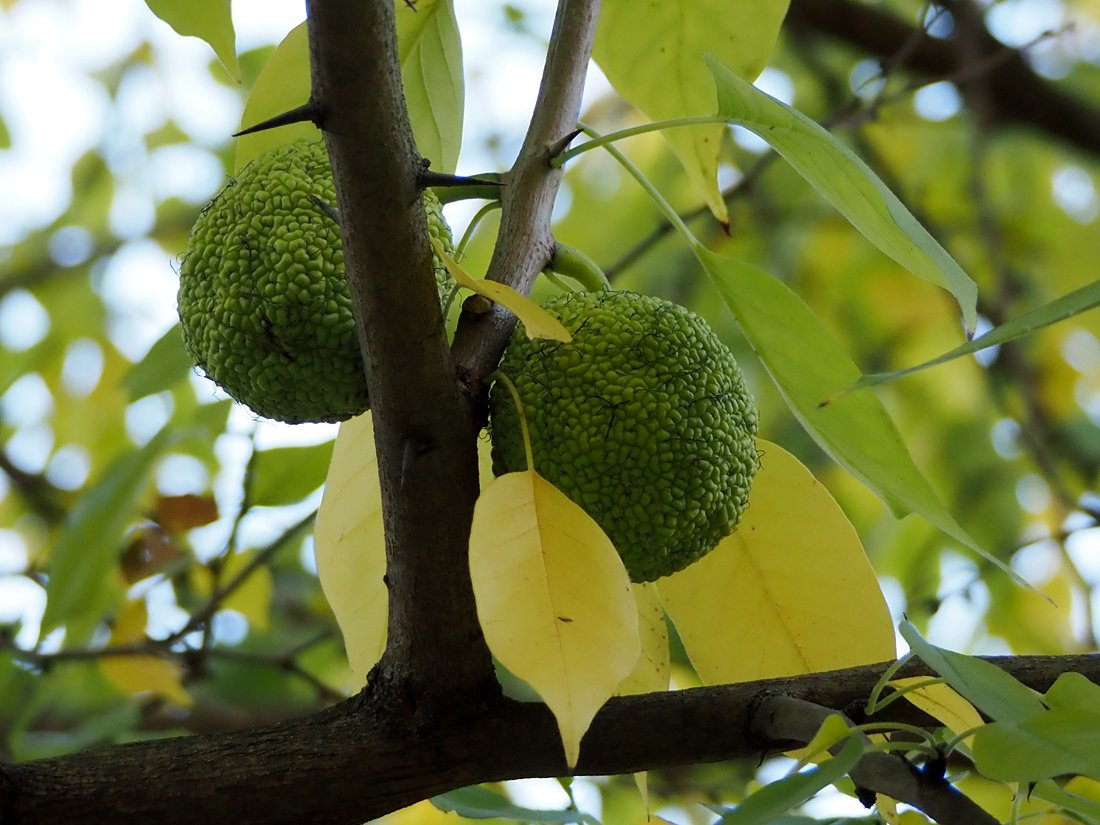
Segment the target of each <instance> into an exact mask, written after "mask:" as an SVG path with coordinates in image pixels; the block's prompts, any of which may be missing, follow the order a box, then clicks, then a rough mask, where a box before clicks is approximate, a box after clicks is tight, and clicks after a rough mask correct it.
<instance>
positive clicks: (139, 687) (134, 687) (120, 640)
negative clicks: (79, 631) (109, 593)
mask: <svg viewBox="0 0 1100 825" xmlns="http://www.w3.org/2000/svg"><path fill="white" fill-rule="evenodd" d="M148 618H149V617H148V613H147V612H146V608H145V601H144V600H139V601H134V602H130V603H129V604H127V605H126V607H125V608H124V609H123V611H122V613H120V614H119V615H118V617H117V618H116V619H115V624H114V627H113V628H112V630H111V640H110V644H111V645H112V646H118V645H128V644H137V643H140V642H142V641H144V640H145V625H146V623H147V621H148ZM99 669H100V672H102V673H103V675H104V676H106V677H107V679H108V680H109V681H111V682H112V683H113V684H114V685H115V686H117V687H118V688H119V689H120V690H122V691H124V692H125V693H129V694H139V693H152V694H154V695H155V696H161V697H163V698H165V699H167V700H169V701H170V702H174V703H175V704H177V705H179V706H181V707H190V706H191V697H190V696H189V695H188V693H187V691H186V690H184V689H183V684H182V683H181V678H182V676H183V669H182V668H181V667H180V666H179V665H177V664H176V663H175V662H171V661H169V660H168V659H163V658H161V657H160V656H153V655H149V656H104V657H102V658H100V659H99Z"/></svg>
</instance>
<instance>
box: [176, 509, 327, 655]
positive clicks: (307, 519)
mask: <svg viewBox="0 0 1100 825" xmlns="http://www.w3.org/2000/svg"><path fill="white" fill-rule="evenodd" d="M316 517H317V511H316V510H314V511H313V512H311V513H309V514H308V515H306V516H304V517H303V518H301V519H299V520H298V521H297V522H296V523H294V524H292V525H291V526H290V527H288V528H287V529H286V530H284V531H283V532H282V534H281V535H279V536H278V537H277V538H276V539H275V540H274V541H273V542H271V543H270V544H268V545H267V546H266V547H264V548H263V549H261V550H260V551H259V552H257V553H256V555H254V556H253V557H252V558H251V559H250V560H249V562H248V564H246V565H245V566H244V567H242V568H241V569H240V570H238V571H237V573H236V575H235V576H233V578H231V579H230V580H229V581H228V582H226V583H225V584H224V585H219V586H218V587H216V588H215V589H214V592H213V593H211V594H210V597H209V598H208V599H207V600H206V603H205V604H203V606H202V607H200V608H199V609H198V610H196V611H195V612H194V613H192V614H191V617H190V618H189V619H188V620H187V622H186V624H184V626H183V627H181V628H180V629H179V630H177V631H176V632H175V633H172V634H171V635H169V636H167V637H166V638H164V639H163V640H161V644H171V643H173V642H176V641H179V640H180V639H182V638H183V637H184V636H186V635H187V634H188V633H191V632H192V631H194V630H197V629H198V628H200V627H203V626H205V625H206V624H207V622H209V620H210V618H211V617H212V616H213V615H214V614H215V613H217V612H218V611H219V610H220V609H221V606H222V604H223V602H225V600H226V599H227V598H229V596H231V595H232V594H233V593H234V592H235V591H236V590H237V589H238V588H239V587H240V586H241V585H243V584H244V583H245V582H246V581H247V580H248V578H249V577H250V576H251V575H252V574H253V573H255V572H256V571H257V570H258V569H260V567H262V566H263V565H265V564H267V562H268V561H270V559H271V557H272V556H273V555H275V553H276V552H278V551H279V550H280V549H281V548H282V547H283V545H285V544H286V543H287V542H288V541H290V540H291V539H292V538H294V536H295V535H297V534H298V533H300V532H301V531H302V530H304V529H305V528H306V527H308V526H309V525H310V524H312V523H313V519H314V518H316Z"/></svg>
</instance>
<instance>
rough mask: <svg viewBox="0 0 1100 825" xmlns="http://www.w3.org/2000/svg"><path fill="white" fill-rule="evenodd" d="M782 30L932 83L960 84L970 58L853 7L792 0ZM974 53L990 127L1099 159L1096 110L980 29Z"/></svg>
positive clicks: (968, 51) (839, 1)
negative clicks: (1037, 136) (1016, 130)
mask: <svg viewBox="0 0 1100 825" xmlns="http://www.w3.org/2000/svg"><path fill="white" fill-rule="evenodd" d="M949 5H950V4H949ZM787 25H788V26H790V27H792V28H797V29H802V30H809V31H813V32H816V33H818V34H824V35H828V36H829V37H832V38H835V39H837V40H839V41H841V42H844V43H847V44H849V45H851V46H854V47H855V48H857V49H859V50H860V51H862V52H864V53H866V54H870V55H873V56H875V57H878V58H880V59H883V60H895V59H897V64H896V65H898V67H899V68H906V69H909V70H911V71H916V72H919V73H921V74H924V75H931V76H934V77H945V78H946V77H956V76H957V77H960V78H965V77H966V75H967V71H968V66H969V65H970V63H972V61H973V57H974V55H973V53H972V52H973V49H972V44H971V46H968V45H967V44H961V43H960V42H957V41H956V40H939V39H936V38H933V37H930V36H928V35H927V34H923V33H922V32H921V31H920V30H919V29H918V28H916V27H914V26H910V25H907V24H906V23H904V22H902V21H901V20H899V19H898V18H897V17H896V16H895V15H893V14H891V13H889V12H885V11H879V10H878V9H875V8H870V7H869V6H866V5H864V4H862V3H859V2H855V0H791V6H790V11H789V12H788V14H787ZM978 47H979V51H980V54H981V55H982V57H983V58H985V59H987V60H988V63H987V65H986V67H985V68H986V71H984V72H982V73H981V76H980V78H976V79H975V81H976V82H977V83H979V84H980V85H981V86H982V87H984V90H985V92H986V93H987V94H985V95H984V96H983V101H984V102H988V103H989V104H990V109H989V111H988V114H989V115H990V116H991V117H992V118H993V122H996V123H1001V124H1019V125H1022V126H1029V127H1031V128H1034V129H1037V130H1039V131H1041V132H1045V133H1046V134H1048V135H1050V136H1052V137H1054V138H1057V139H1059V140H1061V141H1064V142H1065V143H1067V144H1069V145H1071V146H1074V147H1076V148H1078V149H1080V150H1083V151H1085V152H1087V153H1089V154H1091V155H1100V108H1097V107H1095V106H1091V105H1089V104H1088V103H1086V102H1085V101H1083V100H1080V99H1078V98H1076V97H1074V96H1073V95H1071V94H1069V93H1067V92H1065V91H1063V90H1062V89H1060V88H1059V87H1058V85H1057V84H1055V83H1052V82H1051V81H1049V80H1046V79H1044V78H1042V77H1040V76H1039V75H1037V74H1036V73H1035V72H1034V71H1033V70H1032V69H1031V67H1030V66H1029V65H1028V63H1027V59H1026V57H1025V56H1024V55H1023V54H1022V53H1021V52H1020V51H1018V50H1016V49H1012V48H1010V47H1008V46H1006V45H1004V44H1003V43H1001V42H1000V41H999V40H997V39H996V38H995V37H993V35H991V34H990V33H989V31H988V30H987V29H986V28H985V27H984V26H983V27H982V29H981V32H980V34H979V36H978ZM958 85H959V87H960V89H961V90H962V91H963V93H964V94H967V95H969V93H970V87H971V83H970V82H969V81H967V80H959V81H958Z"/></svg>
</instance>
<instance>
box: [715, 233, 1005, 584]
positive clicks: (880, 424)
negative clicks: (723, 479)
mask: <svg viewBox="0 0 1100 825" xmlns="http://www.w3.org/2000/svg"><path fill="white" fill-rule="evenodd" d="M695 254H696V256H697V257H698V258H699V261H700V262H701V263H702V264H703V267H704V268H705V269H706V270H707V272H708V273H709V274H710V275H711V277H712V278H713V279H714V281H715V283H716V284H717V285H718V289H719V291H720V292H721V294H722V297H723V298H724V299H725V301H726V303H727V304H728V305H729V307H730V309H731V310H733V314H734V316H735V317H736V318H737V323H738V324H739V325H740V326H741V330H742V332H744V334H745V337H746V338H748V340H749V343H750V344H751V345H752V348H753V349H754V350H755V351H756V353H757V355H759V356H760V360H761V361H763V362H764V366H765V367H766V368H767V370H768V373H769V374H770V375H771V377H772V380H773V381H775V383H776V386H778V387H779V391H780V392H781V393H782V394H783V398H784V399H785V400H786V402H787V405H788V406H789V407H790V408H791V411H792V412H793V413H794V414H795V417H797V418H798V420H799V421H800V422H801V423H802V426H803V427H805V428H806V431H807V432H808V433H809V434H810V435H811V436H812V437H813V439H814V440H815V441H817V443H818V444H820V445H821V447H822V449H824V450H825V451H826V452H827V453H829V455H831V456H832V457H833V458H834V459H835V460H836V461H837V462H839V463H840V464H841V465H842V466H844V467H845V468H847V470H848V471H849V472H850V473H852V475H854V476H855V477H856V478H858V479H859V480H860V481H862V482H863V483H864V484H866V485H867V486H868V487H870V488H871V489H872V490H873V491H874V492H875V493H876V494H877V495H879V496H880V497H881V498H882V499H883V501H885V502H886V503H887V505H889V507H890V508H891V509H892V510H893V511H894V513H896V514H897V515H899V516H903V515H905V514H907V513H909V512H915V513H919V514H920V515H922V516H924V517H925V518H926V519H928V521H930V522H931V523H932V524H934V525H936V527H938V528H939V529H941V530H943V532H945V533H947V534H948V535H949V536H952V537H954V538H956V539H958V540H959V541H961V542H962V543H963V544H965V545H967V546H968V547H970V548H972V549H973V550H975V551H976V552H978V553H980V554H981V555H982V556H983V557H985V558H990V557H989V556H988V554H987V553H985V551H983V550H982V549H981V548H980V547H979V546H978V545H977V543H976V542H975V541H974V540H973V539H972V538H970V536H969V535H967V533H966V531H965V530H963V528H962V527H960V526H959V524H958V523H957V522H956V521H955V519H954V518H953V517H952V516H951V514H950V513H949V512H948V511H947V509H946V508H945V507H944V505H943V503H942V502H941V501H940V500H939V498H938V497H937V496H936V493H935V491H933V489H932V487H931V486H930V485H929V484H928V481H927V480H926V479H925V478H924V476H923V475H922V474H921V472H920V470H919V469H917V466H916V465H915V464H914V463H913V459H912V457H911V456H910V455H909V451H908V450H907V449H906V448H905V444H904V443H902V440H901V435H900V434H899V433H898V430H897V427H896V426H895V425H894V422H893V420H892V419H891V418H890V414H889V413H888V412H887V411H886V408H885V407H883V406H882V403H881V402H880V401H879V400H878V398H877V397H875V396H874V395H873V394H872V393H859V394H853V395H848V396H844V397H843V398H841V399H839V400H838V401H836V402H835V403H832V404H828V405H827V406H821V404H820V401H821V399H823V398H829V397H830V396H832V395H834V394H835V393H836V391H837V389H839V388H841V387H847V386H850V385H851V384H852V383H854V382H855V381H856V380H858V379H859V376H860V372H859V368H858V367H857V366H856V365H855V363H854V362H853V361H852V360H851V359H850V358H849V357H848V356H847V354H846V353H844V352H843V351H842V350H841V349H840V345H839V344H837V342H836V341H835V340H834V339H833V337H832V336H831V335H830V334H829V332H828V331H827V330H826V329H825V327H824V326H823V325H822V323H821V322H820V321H819V320H818V318H817V316H816V315H814V313H813V311H812V310H811V309H810V308H809V307H808V306H806V304H805V302H804V301H803V300H802V299H801V298H800V297H799V296H798V295H797V294H795V293H794V292H793V291H791V289H790V288H788V287H787V286H786V285H785V284H783V283H781V282H780V281H777V280H776V279H775V278H772V277H771V276H770V275H768V274H767V273H766V272H764V271H763V270H761V269H758V268H757V267H755V266H752V265H751V264H748V263H745V262H744V261H738V260H736V259H734V258H727V257H724V256H722V255H718V254H715V253H714V252H711V251H709V250H708V249H706V248H705V247H703V246H702V245H701V244H697V245H696V247H695ZM991 561H993V562H994V563H995V564H997V565H998V566H999V567H1001V568H1002V569H1007V568H1005V565H1004V563H1003V562H999V561H997V560H996V559H991ZM1009 572H1011V571H1009ZM1013 575H1015V574H1013Z"/></svg>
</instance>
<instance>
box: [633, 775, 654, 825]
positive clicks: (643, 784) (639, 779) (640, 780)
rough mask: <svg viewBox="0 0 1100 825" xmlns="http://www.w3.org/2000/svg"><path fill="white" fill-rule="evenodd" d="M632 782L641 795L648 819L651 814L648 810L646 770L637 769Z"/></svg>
mask: <svg viewBox="0 0 1100 825" xmlns="http://www.w3.org/2000/svg"><path fill="white" fill-rule="evenodd" d="M634 784H635V785H636V786H637V788H638V793H639V794H640V795H641V797H642V806H643V807H644V808H645V817H646V819H650V818H651V817H652V814H651V813H650V810H649V773H647V772H646V771H637V772H636V773H635V774H634Z"/></svg>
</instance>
